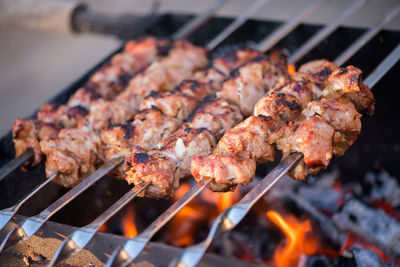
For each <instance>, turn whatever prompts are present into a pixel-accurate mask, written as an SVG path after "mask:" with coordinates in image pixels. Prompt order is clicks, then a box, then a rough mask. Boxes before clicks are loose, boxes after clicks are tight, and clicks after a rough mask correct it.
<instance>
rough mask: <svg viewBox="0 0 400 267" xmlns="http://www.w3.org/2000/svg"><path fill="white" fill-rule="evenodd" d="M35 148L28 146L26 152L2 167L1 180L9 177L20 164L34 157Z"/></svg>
mask: <svg viewBox="0 0 400 267" xmlns="http://www.w3.org/2000/svg"><path fill="white" fill-rule="evenodd" d="M33 154H34V153H33V149H32V148H28V149H27V150H26V151H25V152H24V153H22V154H21V155H19V156H18V157H16V158H15V159H12V160H10V161H9V162H7V163H6V164H5V165H4V166H3V167H1V169H0V181H1V180H3V179H4V178H5V177H7V176H8V175H9V174H10V173H12V172H13V171H14V170H15V169H17V168H18V167H19V166H21V165H22V164H24V162H25V161H27V160H28V159H30V158H32V157H33Z"/></svg>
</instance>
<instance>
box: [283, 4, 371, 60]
mask: <svg viewBox="0 0 400 267" xmlns="http://www.w3.org/2000/svg"><path fill="white" fill-rule="evenodd" d="M366 3H367V0H357V1H355V2H354V3H353V4H352V5H351V6H350V7H346V9H345V10H344V11H343V14H342V15H341V16H339V17H338V18H336V19H335V20H334V21H332V22H331V23H329V24H327V25H326V26H325V27H324V28H322V29H321V30H319V31H318V32H317V33H316V34H314V35H313V36H312V37H311V38H310V39H309V40H308V41H307V42H305V43H304V44H303V45H302V46H300V47H299V48H297V49H296V52H294V53H293V54H292V55H290V56H289V58H288V63H289V64H295V63H296V62H297V61H298V60H299V59H301V58H302V57H303V56H305V55H306V54H307V53H308V52H310V51H311V50H312V49H313V48H314V47H316V46H317V45H318V44H319V43H320V42H321V41H322V40H324V39H325V38H326V37H327V36H329V35H330V34H331V33H332V32H334V31H335V30H336V29H337V28H339V26H340V25H341V23H342V22H343V21H345V20H346V19H347V18H348V17H350V16H351V15H352V14H354V13H355V12H356V11H357V10H359V9H360V8H361V7H363V6H364V5H365V4H366Z"/></svg>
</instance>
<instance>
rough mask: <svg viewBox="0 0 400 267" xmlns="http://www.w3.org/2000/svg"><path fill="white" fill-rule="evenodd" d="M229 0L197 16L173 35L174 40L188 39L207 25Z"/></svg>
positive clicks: (214, 5) (216, 4) (218, 2)
mask: <svg viewBox="0 0 400 267" xmlns="http://www.w3.org/2000/svg"><path fill="white" fill-rule="evenodd" d="M226 1H227V0H217V1H215V2H214V3H213V4H212V6H211V7H210V8H208V9H207V10H206V11H204V13H202V14H200V15H198V16H196V17H195V18H194V19H193V20H191V21H190V22H189V23H188V24H186V25H185V26H183V27H182V28H180V29H179V30H178V31H177V32H176V33H174V34H173V35H172V39H173V40H180V39H186V38H187V37H188V36H189V35H190V34H192V33H193V32H195V31H196V30H197V29H199V28H200V27H201V26H202V25H203V24H205V23H206V22H207V21H208V20H209V19H211V17H212V16H213V14H214V13H215V12H216V11H217V10H218V9H219V8H220V7H221V6H222V5H223V4H225V2H226Z"/></svg>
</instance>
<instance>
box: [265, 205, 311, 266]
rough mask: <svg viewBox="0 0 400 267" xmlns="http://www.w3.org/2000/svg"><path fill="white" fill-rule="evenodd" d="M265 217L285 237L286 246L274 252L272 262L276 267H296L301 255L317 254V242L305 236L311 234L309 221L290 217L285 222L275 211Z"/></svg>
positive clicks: (269, 212)
mask: <svg viewBox="0 0 400 267" xmlns="http://www.w3.org/2000/svg"><path fill="white" fill-rule="evenodd" d="M267 217H268V218H269V219H270V220H271V221H272V222H273V223H274V224H276V225H277V226H278V227H279V228H280V229H281V230H282V232H283V233H284V234H285V236H286V237H287V242H286V244H285V245H283V246H282V247H281V248H278V249H277V250H276V251H275V254H274V258H273V260H274V264H275V265H276V266H278V267H287V266H296V265H297V263H298V261H299V259H300V256H301V255H303V254H305V255H311V254H314V253H316V252H317V249H318V244H317V241H316V240H315V239H313V238H310V237H309V236H307V234H308V233H309V232H311V223H310V221H308V220H306V221H303V222H300V221H298V220H297V219H296V218H295V217H292V216H291V217H288V219H287V220H285V219H283V217H282V216H281V215H280V214H279V213H277V212H275V211H268V212H267Z"/></svg>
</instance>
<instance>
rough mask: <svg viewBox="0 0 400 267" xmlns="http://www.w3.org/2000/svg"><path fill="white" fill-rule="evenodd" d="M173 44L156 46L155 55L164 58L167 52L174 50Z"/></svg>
mask: <svg viewBox="0 0 400 267" xmlns="http://www.w3.org/2000/svg"><path fill="white" fill-rule="evenodd" d="M174 46H175V44H174V43H170V42H167V43H162V44H158V45H157V53H158V55H159V56H161V57H166V56H168V54H169V52H170V51H171V50H172V48H174Z"/></svg>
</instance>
